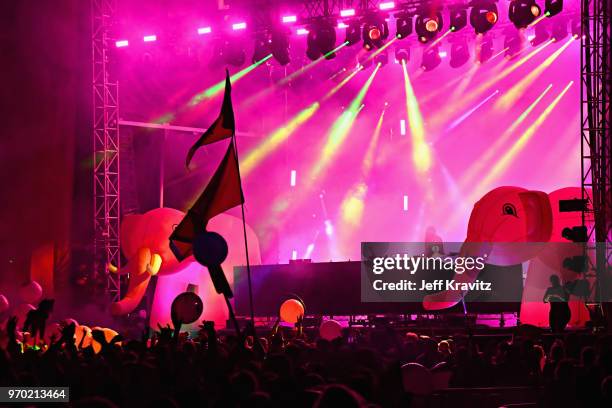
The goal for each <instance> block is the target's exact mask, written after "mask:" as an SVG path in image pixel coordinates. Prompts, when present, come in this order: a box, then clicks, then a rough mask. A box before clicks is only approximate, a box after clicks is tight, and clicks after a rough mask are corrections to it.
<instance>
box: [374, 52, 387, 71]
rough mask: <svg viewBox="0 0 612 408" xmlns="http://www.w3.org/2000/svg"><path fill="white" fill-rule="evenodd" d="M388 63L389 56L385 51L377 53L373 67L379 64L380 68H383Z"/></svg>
mask: <svg viewBox="0 0 612 408" xmlns="http://www.w3.org/2000/svg"><path fill="white" fill-rule="evenodd" d="M388 62H389V55H388V54H387V51H386V50H385V51H383V52H381V53H379V54H378V55H377V56H376V57H374V64H375V65H378V64H380V66H381V67H384V66H385V65H387V63H388Z"/></svg>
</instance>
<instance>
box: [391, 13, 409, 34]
mask: <svg viewBox="0 0 612 408" xmlns="http://www.w3.org/2000/svg"><path fill="white" fill-rule="evenodd" d="M395 33H396V34H395V37H396V38H397V39H399V40H401V39H402V38H406V37H408V36H409V35H410V34H412V16H411V15H409V14H408V13H400V14H396V15H395Z"/></svg>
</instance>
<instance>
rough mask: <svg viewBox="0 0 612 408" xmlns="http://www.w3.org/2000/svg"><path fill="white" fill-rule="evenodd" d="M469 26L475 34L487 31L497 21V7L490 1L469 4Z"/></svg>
mask: <svg viewBox="0 0 612 408" xmlns="http://www.w3.org/2000/svg"><path fill="white" fill-rule="evenodd" d="M471 5H472V10H470V24H471V25H472V27H474V30H475V31H476V34H484V33H486V32H487V31H489V30H490V29H491V28H493V26H494V25H495V23H497V20H498V12H497V5H496V4H495V3H494V2H493V1H492V0H474V1H472V3H471Z"/></svg>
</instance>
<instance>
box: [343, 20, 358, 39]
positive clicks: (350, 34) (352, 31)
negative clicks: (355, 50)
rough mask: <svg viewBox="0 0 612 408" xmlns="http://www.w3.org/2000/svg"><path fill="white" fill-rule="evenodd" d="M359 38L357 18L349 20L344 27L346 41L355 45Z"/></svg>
mask: <svg viewBox="0 0 612 408" xmlns="http://www.w3.org/2000/svg"><path fill="white" fill-rule="evenodd" d="M359 40H361V24H360V23H359V21H358V20H353V21H351V22H350V23H349V24H348V26H347V27H346V42H347V43H348V45H355V44H357V43H358V42H359Z"/></svg>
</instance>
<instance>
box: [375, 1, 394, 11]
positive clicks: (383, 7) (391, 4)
mask: <svg viewBox="0 0 612 408" xmlns="http://www.w3.org/2000/svg"><path fill="white" fill-rule="evenodd" d="M378 8H379V9H381V10H391V9H394V8H395V3H394V2H392V1H385V2H383V3H380V4H379V5H378Z"/></svg>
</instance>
